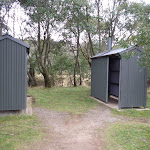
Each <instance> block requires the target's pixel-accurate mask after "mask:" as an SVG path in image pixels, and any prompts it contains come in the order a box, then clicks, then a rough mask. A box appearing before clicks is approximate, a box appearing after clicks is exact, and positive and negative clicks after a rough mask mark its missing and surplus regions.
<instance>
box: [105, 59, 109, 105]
mask: <svg viewBox="0 0 150 150" xmlns="http://www.w3.org/2000/svg"><path fill="white" fill-rule="evenodd" d="M108 82H109V56H108V57H107V83H106V84H107V88H106V103H108V99H109V97H108V86H109V85H108Z"/></svg>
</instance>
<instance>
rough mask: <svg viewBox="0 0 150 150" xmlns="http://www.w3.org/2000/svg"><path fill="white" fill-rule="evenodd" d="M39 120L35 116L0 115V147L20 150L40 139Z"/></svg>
mask: <svg viewBox="0 0 150 150" xmlns="http://www.w3.org/2000/svg"><path fill="white" fill-rule="evenodd" d="M40 130H41V129H40V128H39V122H38V120H37V118H36V117H35V116H24V115H20V116H17V115H15V116H6V117H0V149H4V150H20V149H24V148H25V147H26V146H28V145H32V143H33V141H34V140H35V141H36V140H38V139H39V140H40V139H41V137H42V134H41V132H40Z"/></svg>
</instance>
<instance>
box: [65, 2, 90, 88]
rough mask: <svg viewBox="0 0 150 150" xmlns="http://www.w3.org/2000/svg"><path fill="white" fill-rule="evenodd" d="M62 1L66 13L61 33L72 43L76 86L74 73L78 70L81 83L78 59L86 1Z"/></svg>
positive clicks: (75, 84)
mask: <svg viewBox="0 0 150 150" xmlns="http://www.w3.org/2000/svg"><path fill="white" fill-rule="evenodd" d="M64 2H65V6H66V8H67V11H68V13H67V15H66V20H65V26H64V29H65V32H64V33H63V35H64V36H66V37H67V38H66V39H67V40H68V41H70V43H71V44H72V45H71V47H72V48H73V53H74V58H75V63H74V74H73V76H74V86H77V83H76V74H77V72H78V70H79V74H80V85H81V84H82V79H81V66H80V61H79V53H80V38H81V33H82V32H83V30H84V21H85V19H86V16H85V11H86V7H87V5H88V2H87V1H86V0H82V1H80V0H77V1H72V0H66V1H64ZM65 11H66V10H65ZM73 45H75V46H73Z"/></svg>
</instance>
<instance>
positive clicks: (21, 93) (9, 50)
mask: <svg viewBox="0 0 150 150" xmlns="http://www.w3.org/2000/svg"><path fill="white" fill-rule="evenodd" d="M28 53H29V45H28V44H26V43H24V42H22V41H20V40H18V39H15V38H13V37H12V36H10V35H8V34H6V35H4V36H0V111H2V110H22V109H25V108H26V97H27V54H28Z"/></svg>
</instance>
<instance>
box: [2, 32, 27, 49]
mask: <svg viewBox="0 0 150 150" xmlns="http://www.w3.org/2000/svg"><path fill="white" fill-rule="evenodd" d="M4 39H10V40H12V41H14V42H16V43H18V44H20V45H23V46H24V47H26V48H28V49H29V48H30V45H28V44H27V43H25V42H23V41H20V40H18V39H16V38H13V37H12V36H11V35H9V34H5V35H3V36H1V37H0V41H1V40H4Z"/></svg>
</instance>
